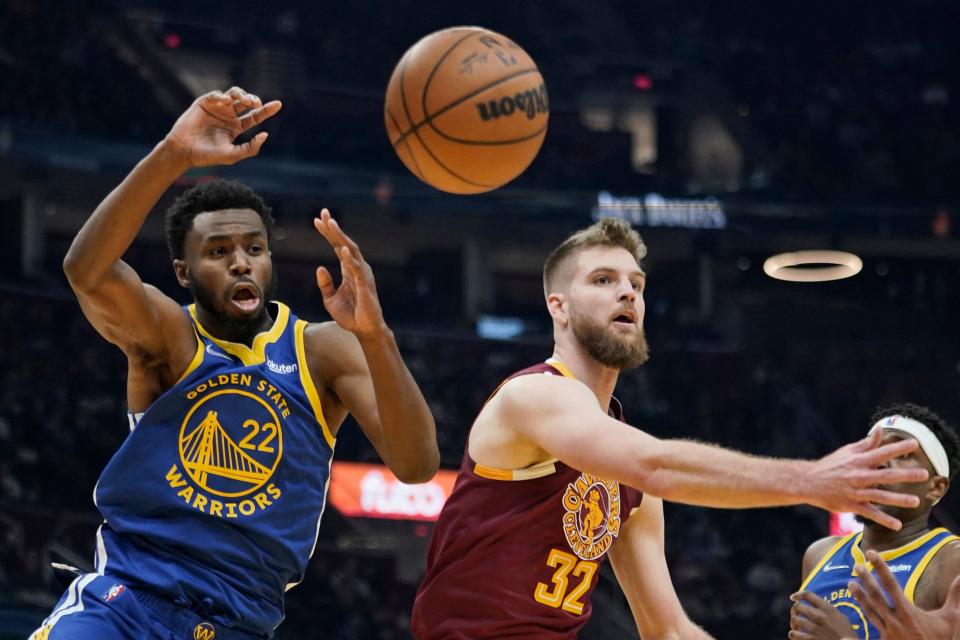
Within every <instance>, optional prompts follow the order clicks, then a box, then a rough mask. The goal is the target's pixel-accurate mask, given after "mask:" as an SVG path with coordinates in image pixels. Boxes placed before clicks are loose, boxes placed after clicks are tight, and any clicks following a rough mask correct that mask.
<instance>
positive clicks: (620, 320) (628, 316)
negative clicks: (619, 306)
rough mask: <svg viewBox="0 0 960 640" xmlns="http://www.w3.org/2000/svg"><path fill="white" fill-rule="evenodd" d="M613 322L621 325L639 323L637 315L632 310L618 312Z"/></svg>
mask: <svg viewBox="0 0 960 640" xmlns="http://www.w3.org/2000/svg"><path fill="white" fill-rule="evenodd" d="M611 322H613V324H615V325H618V326H621V327H631V328H632V327H635V326H636V325H637V321H636V315H635V314H633V313H632V312H623V313H618V314H617V315H615V316H614V317H613V319H612V320H611Z"/></svg>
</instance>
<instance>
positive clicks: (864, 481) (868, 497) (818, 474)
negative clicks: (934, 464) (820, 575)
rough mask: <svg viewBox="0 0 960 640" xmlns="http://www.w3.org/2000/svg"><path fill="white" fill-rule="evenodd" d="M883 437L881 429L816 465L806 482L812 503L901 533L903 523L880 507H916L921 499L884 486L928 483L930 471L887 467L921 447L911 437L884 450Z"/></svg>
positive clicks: (885, 447) (819, 461)
mask: <svg viewBox="0 0 960 640" xmlns="http://www.w3.org/2000/svg"><path fill="white" fill-rule="evenodd" d="M882 438H883V432H882V430H881V429H877V430H876V431H874V432H873V433H871V434H870V435H869V436H867V437H866V438H864V439H863V440H860V441H859V442H854V443H852V444H848V445H846V446H844V447H841V448H839V449H837V450H836V451H834V452H833V453H831V454H830V455H828V456H826V457H824V458H821V459H820V460H817V461H816V462H814V463H813V466H812V469H811V471H810V473H809V475H808V477H807V478H806V479H805V480H807V481H809V482H810V485H809V486H810V489H811V492H810V503H811V504H813V505H815V506H818V507H821V508H823V509H826V510H828V511H841V512H843V511H847V512H850V513H857V514H859V515H861V516H863V517H864V518H869V519H870V520H873V521H874V522H877V523H879V524H882V525H883V526H885V527H887V528H889V529H893V530H895V531H899V530H900V527H901V526H902V523H901V522H900V520H898V519H897V518H894V517H893V516H891V515H889V514H887V513H884V512H883V511H881V510H880V509H879V508H877V505H890V506H895V507H907V508H913V507H916V506H917V505H918V504H919V499H918V498H917V497H916V496H913V495H908V494H904V493H896V492H894V491H890V490H888V489H882V488H881V487H882V486H884V485H892V484H897V483H900V482H925V481H926V480H927V478H928V473H927V471H926V469H917V468H913V469H907V468H900V469H894V468H888V467H886V466H885V464H886V463H887V462H888V461H890V460H893V459H894V458H897V457H899V456H902V455H905V454H908V453H910V452H911V451H915V450H916V449H917V448H918V447H919V446H920V445H919V443H918V442H917V441H916V440H914V439H913V438H909V439H906V440H901V441H899V442H894V443H891V444H886V445H883V446H882V447H881V446H878V445H879V444H880V441H881V440H882Z"/></svg>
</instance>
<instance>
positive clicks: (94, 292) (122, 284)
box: [75, 261, 191, 353]
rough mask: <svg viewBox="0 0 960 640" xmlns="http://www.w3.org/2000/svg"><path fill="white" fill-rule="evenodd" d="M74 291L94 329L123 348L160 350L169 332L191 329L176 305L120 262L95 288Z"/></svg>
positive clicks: (148, 350)
mask: <svg viewBox="0 0 960 640" xmlns="http://www.w3.org/2000/svg"><path fill="white" fill-rule="evenodd" d="M75 292H76V295H77V300H78V301H79V302H80V308H81V309H82V310H83V314H84V315H85V316H86V317H87V320H89V321H90V324H92V325H93V327H94V329H96V330H97V332H98V333H99V334H100V335H102V336H103V337H104V338H106V339H107V340H108V341H109V342H111V343H113V344H115V345H117V346H118V347H120V348H121V349H123V350H124V351H130V350H131V349H134V348H136V349H139V350H143V351H147V352H150V353H160V352H162V351H163V350H164V348H165V346H166V341H167V340H168V339H169V338H170V334H171V333H174V334H176V333H178V332H179V333H183V334H184V336H189V333H190V331H191V329H190V323H189V321H188V320H187V318H186V316H185V314H184V313H183V311H182V309H181V308H180V306H179V305H178V304H177V303H176V302H175V301H173V300H172V299H170V298H169V297H167V296H166V295H164V294H163V293H162V292H160V291H159V290H158V289H156V288H155V287H152V286H150V285H145V284H144V283H143V282H142V281H141V280H140V277H139V276H138V275H137V273H136V272H135V271H134V270H133V269H132V268H131V267H130V266H129V265H127V264H126V263H124V262H122V261H118V262H117V264H116V265H115V267H114V271H113V273H112V274H111V275H110V277H108V278H105V279H104V280H103V281H102V282H100V283H99V284H98V285H97V286H96V287H95V288H91V289H75Z"/></svg>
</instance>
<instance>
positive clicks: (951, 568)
mask: <svg viewBox="0 0 960 640" xmlns="http://www.w3.org/2000/svg"><path fill="white" fill-rule="evenodd" d="M878 429H881V430H883V442H884V443H888V442H896V441H898V440H904V439H907V438H913V439H914V440H916V441H917V442H918V443H920V448H919V449H917V450H915V451H913V452H912V453H909V454H907V455H905V456H902V457H900V458H897V459H895V460H892V461H891V462H889V463H887V464H888V465H890V466H900V467H921V468H924V469H927V471H928V472H929V473H930V478H929V480H928V481H927V482H926V483H917V484H912V485H905V484H904V485H896V486H891V487H886V488H888V489H890V490H892V491H903V492H904V493H912V494H914V495H916V496H917V497H918V498H919V499H920V505H919V506H917V507H915V508H912V509H908V508H903V507H886V506H883V507H880V508H881V509H882V510H883V511H885V512H887V513H889V514H891V515H896V517H898V518H899V519H900V520H901V521H902V522H903V527H902V528H901V529H900V530H899V531H891V530H890V529H886V528H884V527H878V526H875V525H874V524H873V523H871V522H869V521H865V520H863V519H861V518H859V517H858V520H860V521H861V522H863V523H864V530H863V531H862V532H858V533H853V534H850V535H848V536H843V537H840V536H833V537H829V538H823V539H822V540H818V541H816V542H814V543H813V544H812V545H810V548H809V549H807V552H806V554H804V557H803V575H804V577H805V580H804V582H803V585H802V586H801V587H800V592H799V593H797V594H794V595H793V596H792V599H793V600H794V606H793V608H792V609H791V612H790V633H789V638H790V639H791V640H827V639H840V638H854V637H856V638H861V639H864V638H871V639H873V638H882V637H883V635H882V634H881V632H880V631H879V630H878V629H877V628H876V626H875V623H874V620H871V619H870V612H869V611H864V609H863V606H862V605H861V603H860V602H858V600H857V599H856V598H855V597H854V593H855V592H856V590H857V588H856V587H854V589H853V591H854V593H851V589H850V587H849V585H850V583H851V581H856V580H857V578H856V575H855V572H856V567H857V565H860V567H861V570H862V569H863V568H869V569H870V570H871V572H872V571H873V564H872V563H870V562H869V561H868V558H867V555H866V554H867V553H868V552H873V553H870V557H872V558H873V557H876V556H874V553H876V554H877V555H878V556H879V557H880V558H881V559H882V560H883V561H884V562H885V563H886V565H887V567H888V568H889V572H888V574H887V575H888V576H892V577H893V578H894V579H895V580H896V583H897V587H898V588H899V589H900V590H902V592H903V597H904V598H905V599H906V600H907V601H908V602H910V603H912V604H913V605H916V607H918V608H920V609H922V610H934V609H939V608H941V607H942V606H943V605H944V603H945V602H946V601H947V598H948V595H949V593H950V587H951V585H952V583H953V581H954V579H955V578H956V577H957V576H958V575H960V537H958V536H956V535H954V534H952V533H951V532H950V531H948V530H947V529H945V528H942V527H940V528H936V529H931V528H930V511H931V510H932V509H933V507H934V506H935V505H936V504H937V503H938V502H940V500H941V499H942V498H943V496H944V494H946V492H947V489H949V487H950V479H951V478H952V477H953V476H954V475H955V474H956V473H957V469H958V467H960V438H958V436H957V433H956V432H955V431H954V430H953V429H952V428H950V427H949V426H947V425H946V424H945V423H944V421H943V420H942V419H941V418H940V417H939V416H937V415H936V414H935V413H933V412H932V411H930V410H929V409H927V408H926V407H921V406H917V405H914V404H902V405H894V406H892V407H887V408H884V409H881V410H880V411H878V412H877V413H875V414H874V416H873V419H872V427H871V428H870V432H871V433H872V432H874V431H876V430H878ZM870 584H871V585H872V584H874V583H873V582H872V581H871V583H870Z"/></svg>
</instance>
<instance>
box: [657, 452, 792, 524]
mask: <svg viewBox="0 0 960 640" xmlns="http://www.w3.org/2000/svg"><path fill="white" fill-rule="evenodd" d="M644 457H645V458H647V459H646V460H645V461H644V464H643V465H642V467H643V468H644V469H646V472H645V473H644V475H643V479H642V481H643V485H644V486H643V487H640V488H642V489H643V490H644V491H648V492H650V493H652V494H653V495H656V496H659V497H661V498H663V499H665V500H670V501H672V502H683V503H686V504H693V505H698V506H707V507H719V508H732V509H739V508H744V507H773V506H784V505H791V504H800V503H803V502H806V501H807V499H808V496H806V493H805V487H806V483H805V473H806V467H807V466H808V465H809V464H810V463H808V462H805V461H802V460H775V459H772V458H762V457H758V456H752V455H748V454H744V453H740V452H737V451H731V450H729V449H723V448H721V447H717V446H713V445H706V444H700V443H696V442H689V441H684V440H661V441H659V443H658V445H657V446H656V447H655V451H654V452H653V453H652V454H650V453H648V454H646V455H645V456H644Z"/></svg>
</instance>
